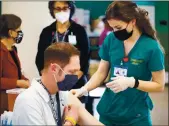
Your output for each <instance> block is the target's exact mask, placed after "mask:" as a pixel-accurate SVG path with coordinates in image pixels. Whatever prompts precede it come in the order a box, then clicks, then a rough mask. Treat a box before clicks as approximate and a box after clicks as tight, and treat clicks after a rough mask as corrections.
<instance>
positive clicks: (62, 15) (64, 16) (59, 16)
mask: <svg viewBox="0 0 169 126" xmlns="http://www.w3.org/2000/svg"><path fill="white" fill-rule="evenodd" d="M69 17H70V10H68V11H65V12H64V11H61V12H58V13H55V18H56V20H57V21H59V22H61V23H62V24H64V23H65V22H66V21H68V20H69Z"/></svg>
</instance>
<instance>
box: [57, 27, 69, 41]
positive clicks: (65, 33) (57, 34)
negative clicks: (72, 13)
mask: <svg viewBox="0 0 169 126" xmlns="http://www.w3.org/2000/svg"><path fill="white" fill-rule="evenodd" d="M68 32H69V30H67V31H66V32H65V33H64V35H63V38H62V41H61V42H63V41H64V40H65V37H66V34H67V33H68ZM55 37H56V39H57V42H60V41H59V35H58V32H57V31H56V33H55Z"/></svg>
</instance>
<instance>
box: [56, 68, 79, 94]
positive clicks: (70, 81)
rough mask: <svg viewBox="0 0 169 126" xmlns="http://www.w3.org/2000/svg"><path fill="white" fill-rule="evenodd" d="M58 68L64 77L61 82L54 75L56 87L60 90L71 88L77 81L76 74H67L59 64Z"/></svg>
mask: <svg viewBox="0 0 169 126" xmlns="http://www.w3.org/2000/svg"><path fill="white" fill-rule="evenodd" d="M58 66H59V65H58ZM59 68H60V69H61V71H62V72H63V73H64V74H65V79H64V80H63V81H61V82H57V80H56V77H55V75H54V78H55V80H56V83H57V86H58V89H59V90H61V91H68V90H71V89H72V87H73V86H74V85H75V84H76V83H77V81H78V76H77V75H73V74H67V73H66V72H65V71H64V70H63V69H62V68H61V67H60V66H59Z"/></svg>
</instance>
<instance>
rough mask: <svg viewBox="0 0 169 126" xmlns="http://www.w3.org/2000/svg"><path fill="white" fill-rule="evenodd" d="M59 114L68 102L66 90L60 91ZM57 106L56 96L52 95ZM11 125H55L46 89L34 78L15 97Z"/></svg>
mask: <svg viewBox="0 0 169 126" xmlns="http://www.w3.org/2000/svg"><path fill="white" fill-rule="evenodd" d="M59 96H60V107H61V116H62V115H63V110H64V107H65V106H66V105H67V104H68V103H67V102H68V92H67V91H60V92H59ZM52 98H54V101H55V108H57V106H56V105H57V103H56V98H55V96H52ZM12 124H13V125H55V126H56V123H55V120H54V118H53V114H52V109H51V103H50V99H49V95H48V93H47V91H46V90H45V89H44V88H43V86H42V85H41V84H40V83H39V82H37V80H36V79H34V80H33V81H32V83H31V86H30V88H28V89H27V90H25V91H24V92H22V93H21V94H20V95H19V96H18V97H17V99H16V101H15V105H14V111H13V117H12Z"/></svg>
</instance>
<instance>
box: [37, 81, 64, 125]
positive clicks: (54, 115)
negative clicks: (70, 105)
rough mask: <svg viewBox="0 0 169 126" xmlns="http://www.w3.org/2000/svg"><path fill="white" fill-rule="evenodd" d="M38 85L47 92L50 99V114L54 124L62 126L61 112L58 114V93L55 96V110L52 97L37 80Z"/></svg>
mask: <svg viewBox="0 0 169 126" xmlns="http://www.w3.org/2000/svg"><path fill="white" fill-rule="evenodd" d="M39 83H40V84H41V85H42V86H43V88H44V89H45V90H46V91H47V93H48V95H49V98H50V102H51V105H52V107H51V109H52V113H53V117H54V119H55V122H56V123H57V125H58V126H62V121H61V120H62V119H61V112H60V100H59V92H58V93H57V94H56V101H57V109H55V106H54V101H53V99H52V96H51V95H50V93H49V91H48V89H47V88H46V87H45V86H44V85H43V83H42V81H41V80H39Z"/></svg>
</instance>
